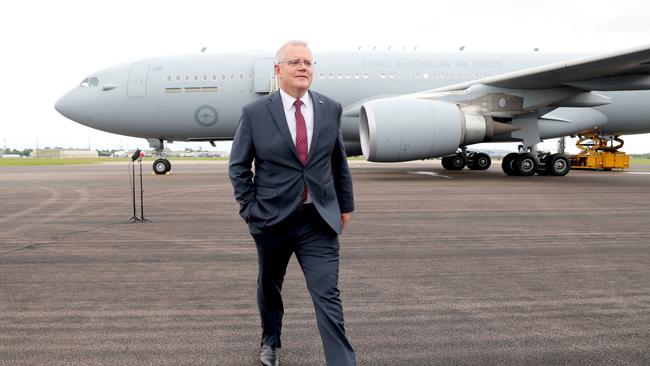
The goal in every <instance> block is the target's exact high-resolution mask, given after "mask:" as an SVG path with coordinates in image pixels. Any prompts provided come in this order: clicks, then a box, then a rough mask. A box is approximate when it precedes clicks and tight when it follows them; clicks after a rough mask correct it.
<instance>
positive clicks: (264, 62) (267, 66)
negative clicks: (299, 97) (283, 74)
mask: <svg viewBox="0 0 650 366" xmlns="http://www.w3.org/2000/svg"><path fill="white" fill-rule="evenodd" d="M253 63H254V64H253V73H254V75H255V80H254V84H255V85H254V89H255V93H260V94H268V93H271V92H273V91H275V90H276V89H277V87H276V86H275V70H274V69H273V65H274V62H273V58H272V57H267V58H258V59H255V60H253Z"/></svg>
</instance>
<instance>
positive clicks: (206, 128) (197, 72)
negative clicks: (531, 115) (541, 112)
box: [56, 52, 650, 150]
mask: <svg viewBox="0 0 650 366" xmlns="http://www.w3.org/2000/svg"><path fill="white" fill-rule="evenodd" d="M570 58H575V56H567V55H545V54H530V55H522V54H519V55H517V54H512V55H503V54H501V55H489V54H472V53H463V52H456V53H419V52H355V53H323V54H318V55H317V57H316V58H315V60H316V62H317V64H316V65H315V67H314V71H313V84H312V89H313V90H316V91H319V92H321V93H323V94H325V95H328V96H331V97H332V98H334V99H336V100H338V101H339V102H341V104H342V105H343V108H344V117H343V123H344V125H343V126H344V127H343V134H344V139H345V141H346V143H350V144H351V146H352V150H355V149H356V148H355V147H354V146H356V145H358V141H359V127H358V125H359V118H358V114H357V113H356V112H357V111H358V109H359V107H360V105H361V104H362V103H363V102H364V101H366V100H370V99H377V98H380V97H384V96H385V97H389V96H395V95H402V94H406V93H413V92H418V91H423V90H429V89H435V88H439V87H443V86H446V85H450V84H455V83H459V82H461V81H466V80H476V79H480V78H483V77H487V76H492V75H497V74H502V73H506V72H510V71H515V70H520V69H525V68H530V67H533V66H538V65H544V64H549V63H552V62H557V61H560V60H566V59H570ZM273 84H274V79H273V59H272V56H271V55H270V54H237V55H235V54H233V55H219V54H199V55H190V56H181V57H166V58H157V59H150V60H144V61H140V62H136V63H131V64H124V65H120V66H115V67H112V68H108V69H105V70H102V71H99V72H97V73H94V74H93V75H91V76H89V77H88V78H87V79H85V80H84V82H83V83H82V85H80V86H78V87H77V88H75V89H73V90H72V91H70V92H69V93H67V94H66V95H64V96H63V97H62V98H61V99H60V100H59V101H58V102H57V105H56V108H57V110H59V111H60V112H61V113H62V114H64V115H65V116H66V117H68V118H70V119H72V120H74V121H77V122H79V123H81V124H84V125H87V126H89V127H92V128H96V129H99V130H103V131H106V132H112V133H116V134H120V135H127V136H133V137H143V138H156V139H160V140H168V141H206V140H231V139H232V137H233V135H234V132H235V129H236V127H237V123H238V120H239V116H240V113H241V108H242V106H243V105H245V104H247V103H249V102H251V101H252V100H254V99H256V98H260V97H263V96H264V95H267V94H268V93H269V92H271V91H273V89H274V85H273ZM600 94H602V95H605V96H607V97H609V98H611V100H612V102H611V103H610V104H608V105H604V106H600V107H596V108H595V109H596V110H598V111H600V112H602V113H603V114H605V115H606V116H607V122H606V123H605V124H604V125H601V126H598V128H599V131H600V133H602V134H613V135H614V134H634V133H647V132H650V103H648V101H650V92H648V91H624V92H602V93H600ZM73 104H74V105H75V106H77V107H76V108H70V106H71V105H73ZM78 106H83V108H79V107H78ZM562 109H563V108H560V109H559V110H556V111H554V113H555V114H558V113H559V114H560V115H561V114H562ZM580 128H582V127H581V126H577V127H576V130H575V131H572V130H570V129H568V130H567V129H566V128H565V129H564V130H561V131H559V130H553V129H551V130H544V131H547V132H544V131H543V130H540V133H541V134H542V135H541V138H553V137H559V136H562V135H568V134H574V133H577V132H579V130H580ZM502 140H503V139H502ZM506 140H507V138H506Z"/></svg>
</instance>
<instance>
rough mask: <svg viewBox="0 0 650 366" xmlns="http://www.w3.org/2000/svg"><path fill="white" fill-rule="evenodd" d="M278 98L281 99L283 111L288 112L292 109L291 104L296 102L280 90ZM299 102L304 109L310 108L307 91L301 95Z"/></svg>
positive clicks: (309, 98)
mask: <svg viewBox="0 0 650 366" xmlns="http://www.w3.org/2000/svg"><path fill="white" fill-rule="evenodd" d="M280 96H281V97H282V98H281V99H282V106H283V107H284V110H285V111H289V110H290V109H291V107H293V103H294V102H295V101H296V98H294V97H292V96H291V95H289V94H287V93H286V92H285V91H284V90H282V89H280ZM300 100H301V101H302V103H303V104H304V105H305V107H307V108H309V107H310V106H311V97H310V95H309V90H308V91H307V92H306V93H305V95H303V96H302V97H301V98H300Z"/></svg>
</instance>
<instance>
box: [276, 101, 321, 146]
mask: <svg viewBox="0 0 650 366" xmlns="http://www.w3.org/2000/svg"><path fill="white" fill-rule="evenodd" d="M280 96H281V97H282V106H283V107H284V116H285V117H286V118H287V125H289V132H291V139H292V140H293V144H294V145H295V144H296V106H294V105H293V103H294V102H295V101H296V98H294V97H292V96H291V95H289V94H287V93H285V91H284V90H282V89H280ZM300 100H301V101H302V106H301V107H300V111H301V112H302V115H303V117H305V124H306V125H307V151H309V148H310V147H311V137H312V135H313V134H314V104H313V103H312V101H311V97H310V96H309V92H307V93H305V95H303V96H302V98H300Z"/></svg>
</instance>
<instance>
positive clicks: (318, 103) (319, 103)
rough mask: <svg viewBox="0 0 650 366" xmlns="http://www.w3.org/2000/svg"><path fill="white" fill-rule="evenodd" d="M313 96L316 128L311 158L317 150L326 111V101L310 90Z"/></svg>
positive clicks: (312, 137) (310, 153) (312, 138)
mask: <svg viewBox="0 0 650 366" xmlns="http://www.w3.org/2000/svg"><path fill="white" fill-rule="evenodd" d="M309 95H310V96H311V103H312V105H313V106H314V130H313V132H312V135H311V145H310V147H309V156H308V160H307V162H309V159H311V157H312V156H314V151H316V146H317V145H316V144H317V143H318V136H319V135H320V133H319V132H320V130H321V129H322V128H323V115H324V113H325V102H324V101H323V100H322V99H321V98H320V96H319V95H318V94H316V93H312V92H311V91H310V92H309Z"/></svg>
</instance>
